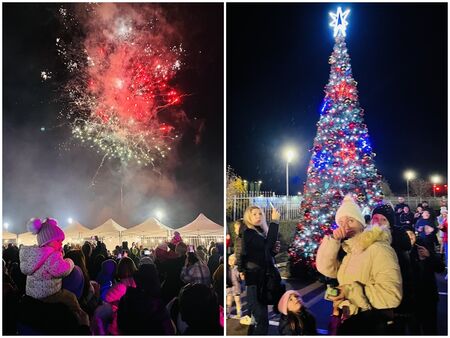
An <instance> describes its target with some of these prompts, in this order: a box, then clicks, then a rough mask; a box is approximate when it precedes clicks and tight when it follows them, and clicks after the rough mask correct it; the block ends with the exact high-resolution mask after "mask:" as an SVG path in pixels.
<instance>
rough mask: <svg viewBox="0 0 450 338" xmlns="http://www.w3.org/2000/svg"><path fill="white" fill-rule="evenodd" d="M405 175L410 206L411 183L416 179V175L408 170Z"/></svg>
mask: <svg viewBox="0 0 450 338" xmlns="http://www.w3.org/2000/svg"><path fill="white" fill-rule="evenodd" d="M403 175H404V177H405V179H406V194H407V195H408V204H409V181H411V180H413V179H415V178H416V173H415V172H414V171H412V170H407V171H405V173H404V174H403Z"/></svg>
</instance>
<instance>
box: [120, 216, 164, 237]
mask: <svg viewBox="0 0 450 338" xmlns="http://www.w3.org/2000/svg"><path fill="white" fill-rule="evenodd" d="M171 230H173V229H171V228H169V227H168V226H166V225H164V224H162V223H161V222H159V221H158V220H157V219H155V218H153V217H152V218H149V219H147V220H146V221H144V222H143V223H141V224H138V225H135V226H134V227H131V228H129V229H126V230H125V231H124V232H123V233H122V235H123V236H146V237H167V236H168V235H169V232H170V231H171Z"/></svg>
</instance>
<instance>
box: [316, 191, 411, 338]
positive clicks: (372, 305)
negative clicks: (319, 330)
mask: <svg viewBox="0 0 450 338" xmlns="http://www.w3.org/2000/svg"><path fill="white" fill-rule="evenodd" d="M336 223H337V225H338V228H337V229H336V230H334V231H333V235H331V236H325V237H324V238H323V240H322V243H321V244H320V247H319V250H318V252H317V260H316V264H317V270H318V271H319V272H320V273H322V274H323V275H325V276H327V277H330V278H337V279H338V282H339V287H338V289H339V293H338V295H337V296H336V297H332V296H330V297H328V298H329V299H330V300H332V301H333V305H334V307H335V308H339V309H340V313H341V314H344V315H343V317H342V318H343V319H346V320H345V321H343V324H342V325H341V326H340V328H339V329H338V333H339V334H350V335H354V334H360V335H368V334H381V335H382V334H386V333H387V332H388V325H389V324H391V323H392V316H393V311H392V309H394V308H396V307H397V306H399V304H400V302H401V300H402V278H401V274H400V267H399V264H398V260H397V256H396V254H395V251H394V250H393V249H392V247H391V245H390V240H391V237H390V236H389V233H388V231H385V230H383V229H382V228H381V227H378V226H374V227H372V228H371V229H367V230H365V229H364V224H365V222H364V218H363V215H362V213H361V210H360V209H359V207H358V205H357V204H356V203H355V202H354V201H353V199H352V197H351V196H350V195H347V196H346V197H345V198H344V201H343V202H342V205H341V206H340V207H339V209H338V211H337V213H336ZM341 248H342V249H343V250H344V251H345V253H346V255H345V257H344V258H343V260H342V261H340V260H339V259H338V253H339V251H340V250H341Z"/></svg>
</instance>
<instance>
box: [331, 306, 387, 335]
mask: <svg viewBox="0 0 450 338" xmlns="http://www.w3.org/2000/svg"><path fill="white" fill-rule="evenodd" d="M392 326H393V321H392V318H389V317H388V316H387V315H386V311H383V310H369V311H364V312H360V313H358V314H357V315H355V316H351V317H350V318H348V319H346V320H345V321H344V322H343V323H342V324H341V325H340V326H339V328H338V330H337V334H338V335H339V336H354V335H358V336H372V335H375V336H379V335H390V334H392Z"/></svg>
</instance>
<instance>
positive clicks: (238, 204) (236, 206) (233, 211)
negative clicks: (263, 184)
mask: <svg viewBox="0 0 450 338" xmlns="http://www.w3.org/2000/svg"><path fill="white" fill-rule="evenodd" d="M302 200H303V197H302V196H285V195H275V194H274V193H272V192H265V191H262V192H252V191H250V192H248V193H245V194H240V195H235V196H233V197H232V203H231V205H232V207H231V208H230V209H229V210H228V212H227V218H228V219H229V220H232V221H235V220H237V219H239V218H242V217H244V211H245V209H247V207H248V206H250V205H256V206H258V207H260V208H261V209H263V210H264V212H265V215H266V219H267V221H270V220H271V216H272V205H273V206H274V207H275V208H277V210H278V211H279V212H280V214H281V220H295V219H298V217H299V209H300V203H301V202H302Z"/></svg>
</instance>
